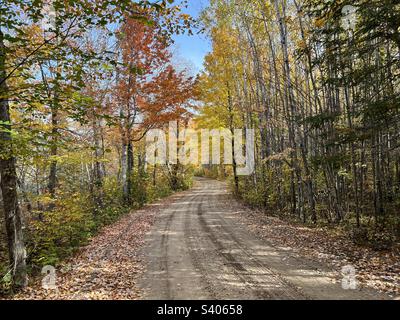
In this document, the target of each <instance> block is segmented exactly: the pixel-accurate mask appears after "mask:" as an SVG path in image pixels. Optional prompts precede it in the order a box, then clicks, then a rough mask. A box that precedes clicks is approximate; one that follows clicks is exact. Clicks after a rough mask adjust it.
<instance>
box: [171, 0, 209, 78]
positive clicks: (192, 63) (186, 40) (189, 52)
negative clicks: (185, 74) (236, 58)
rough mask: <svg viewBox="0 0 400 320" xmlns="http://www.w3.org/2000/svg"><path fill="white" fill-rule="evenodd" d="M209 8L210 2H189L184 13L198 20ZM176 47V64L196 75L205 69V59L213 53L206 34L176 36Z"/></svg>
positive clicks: (196, 0)
mask: <svg viewBox="0 0 400 320" xmlns="http://www.w3.org/2000/svg"><path fill="white" fill-rule="evenodd" d="M207 6H208V0H189V1H188V8H185V9H184V10H183V12H184V13H188V14H190V15H191V16H192V17H194V18H197V17H198V16H199V14H200V12H201V11H202V10H203V9H204V8H206V7H207ZM173 38H174V40H175V46H174V50H173V51H174V53H175V60H176V62H175V63H182V64H183V65H184V66H185V67H187V66H188V67H189V68H191V69H192V71H194V72H195V73H197V72H199V71H200V70H201V69H202V67H203V61H204V57H205V56H206V54H207V53H208V52H210V51H211V42H210V41H209V39H208V38H207V36H206V35H205V34H201V35H196V34H195V35H194V36H188V35H180V36H174V37H173Z"/></svg>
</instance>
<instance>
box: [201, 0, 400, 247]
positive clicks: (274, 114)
mask: <svg viewBox="0 0 400 320" xmlns="http://www.w3.org/2000/svg"><path fill="white" fill-rule="evenodd" d="M350 4H351V5H352V6H356V7H357V8H358V10H357V16H355V17H352V16H351V8H353V9H354V8H356V7H352V6H349V5H350ZM346 5H347V7H346ZM211 8H212V10H210V11H207V12H205V13H204V17H203V19H204V22H205V25H206V26H207V28H208V29H209V31H210V34H211V38H212V44H213V50H212V52H211V53H210V54H209V55H208V56H207V57H206V59H205V72H204V74H202V75H201V77H200V84H199V87H200V92H201V93H200V94H201V100H202V101H204V108H202V110H201V114H200V116H199V117H198V118H197V123H198V125H199V126H200V127H216V126H217V127H218V126H223V127H225V128H229V129H231V130H232V129H233V128H246V129H255V130H256V132H257V141H256V150H255V153H256V159H257V161H256V172H255V173H254V174H253V175H251V176H248V177H246V178H239V177H237V176H234V177H233V179H232V181H233V185H234V191H235V193H236V194H237V195H238V196H239V197H240V198H243V200H244V201H245V202H246V203H249V204H250V205H251V206H254V207H259V208H262V209H264V210H265V211H266V212H279V214H280V215H283V216H287V217H290V218H294V219H298V220H300V221H302V222H304V223H312V224H317V223H323V224H332V225H337V226H341V225H346V226H349V227H351V228H352V231H353V236H354V240H355V241H359V242H363V241H370V242H372V243H374V245H376V246H378V247H379V246H382V247H385V246H391V244H393V242H394V241H395V237H396V236H398V235H399V214H398V212H399V197H398V191H399V187H400V171H399V141H398V128H397V126H398V108H399V106H400V105H399V58H400V56H399V53H400V52H399V50H400V42H399V40H400V30H399V27H400V3H399V2H398V1H356V2H352V3H346V2H345V1H301V2H300V1H296V0H294V1H279V0H276V1H261V0H257V1H211ZM349 8H350V10H349V12H344V11H345V10H346V9H347V10H348V9H349ZM352 19H354V21H353V20H352ZM276 22H278V23H276ZM205 173H206V174H208V175H211V176H214V177H226V176H227V175H234V172H233V173H232V172H231V173H227V172H226V171H225V168H224V167H223V166H219V167H211V168H206V169H205Z"/></svg>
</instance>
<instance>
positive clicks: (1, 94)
mask: <svg viewBox="0 0 400 320" xmlns="http://www.w3.org/2000/svg"><path fill="white" fill-rule="evenodd" d="M5 49H6V48H5V45H4V41H3V33H2V32H1V30H0V154H1V156H0V174H1V182H0V183H1V192H2V196H3V208H4V218H5V222H6V231H7V241H8V252H9V259H10V266H11V270H12V275H13V282H14V285H15V287H24V286H26V284H27V274H26V250H25V245H24V240H23V232H22V219H21V209H20V207H19V203H18V192H17V173H16V168H15V157H14V155H13V151H12V146H11V143H12V137H11V132H10V130H11V125H10V121H11V118H10V109H9V104H8V98H7V94H8V88H7V84H6V81H5V78H6V69H5V62H6V52H5V51H6V50H5Z"/></svg>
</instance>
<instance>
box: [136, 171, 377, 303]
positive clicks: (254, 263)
mask: <svg viewBox="0 0 400 320" xmlns="http://www.w3.org/2000/svg"><path fill="white" fill-rule="evenodd" d="M227 199H228V200H229V202H228V203H229V204H230V205H229V206H226V203H227V201H226V200H227ZM238 210H239V205H238V204H237V203H236V201H235V200H234V199H232V198H231V196H230V195H229V192H228V191H227V187H226V185H225V184H224V183H222V182H218V181H215V180H210V179H203V178H201V179H200V178H199V179H197V180H196V183H195V186H194V188H193V189H192V190H190V191H187V192H183V193H181V194H178V195H176V196H175V198H174V199H173V201H172V203H171V204H170V205H169V206H167V207H166V208H163V209H162V210H160V213H159V216H158V217H157V219H158V220H157V222H156V223H155V225H154V226H153V228H152V230H151V232H150V233H149V234H148V235H147V239H146V245H145V247H144V249H143V253H142V254H143V256H144V259H145V262H146V266H147V271H146V272H145V274H144V276H143V277H142V279H141V281H140V287H141V289H142V291H143V292H144V295H145V298H146V299H173V300H179V299H221V300H223V299H256V300H264V299H266V300H281V299H285V300H286V299H301V300H309V299H375V298H382V297H381V296H379V295H378V294H377V293H375V292H373V291H371V290H362V291H359V290H357V291H348V290H343V289H342V287H341V286H340V284H338V283H337V281H336V280H335V277H334V273H333V272H332V271H330V270H329V269H328V268H327V267H326V266H323V265H321V264H319V263H317V262H313V261H311V260H308V259H299V258H298V257H294V256H293V255H292V254H291V252H290V251H289V250H282V249H279V248H274V247H273V246H271V245H269V244H268V243H265V241H261V240H259V239H258V238H257V237H256V236H255V235H253V234H252V233H251V232H250V231H249V230H248V229H247V228H246V226H244V225H242V224H241V223H239V222H238V219H237V217H236V215H237V211H238Z"/></svg>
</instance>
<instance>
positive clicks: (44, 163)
mask: <svg viewBox="0 0 400 320" xmlns="http://www.w3.org/2000/svg"><path fill="white" fill-rule="evenodd" d="M49 3H50V2H49V1H40V0H39V1H38V0H5V1H3V2H2V5H1V8H0V128H1V132H0V147H1V149H0V155H1V156H0V170H1V190H2V204H3V206H2V211H3V214H2V216H4V219H3V220H4V221H2V223H3V225H4V233H3V234H2V237H1V238H0V275H1V277H2V278H1V281H0V282H1V286H2V288H3V289H2V290H3V291H9V290H10V289H11V288H12V287H14V288H17V287H21V286H24V285H26V280H27V274H28V273H31V274H35V273H38V272H40V270H41V268H42V266H45V265H57V264H58V263H59V262H60V261H62V260H63V259H64V258H66V257H68V256H70V255H71V254H72V253H73V252H75V251H76V249H78V248H79V247H81V246H83V245H84V244H86V243H87V241H88V240H89V239H90V237H91V236H93V235H94V234H95V233H96V232H97V231H98V230H99V229H100V228H102V226H104V225H107V224H110V223H112V222H114V221H116V220H117V219H118V218H119V217H121V216H122V215H124V214H125V213H127V212H129V211H130V210H131V209H134V208H138V207H141V206H143V205H144V204H146V203H149V202H152V201H154V200H155V199H158V198H161V197H164V196H168V195H169V194H171V193H172V192H174V191H177V190H181V189H186V188H188V187H189V186H190V184H191V177H192V174H193V168H191V167H185V166H182V165H180V164H177V165H174V164H171V163H166V164H163V165H158V166H150V165H149V164H148V163H147V161H146V145H145V135H146V133H147V132H148V131H149V130H150V129H163V130H165V131H166V133H168V123H169V122H170V121H178V122H179V123H180V125H181V126H182V127H184V126H191V127H197V128H199V129H201V128H209V129H218V128H225V129H228V130H234V129H235V128H238V129H240V128H246V129H255V130H256V150H255V155H256V170H255V172H254V174H252V175H251V176H248V177H238V176H237V175H236V169H237V168H236V165H234V166H233V167H232V166H226V165H220V166H204V167H202V168H198V172H197V174H199V175H208V176H212V177H215V178H223V179H230V180H231V181H232V186H233V190H234V192H235V193H236V195H237V196H238V197H240V198H241V199H243V200H244V201H245V202H246V203H248V204H250V205H251V206H253V207H257V208H261V209H263V210H265V212H266V213H271V212H274V213H279V215H280V216H282V217H288V218H290V219H295V220H298V221H299V222H302V223H307V224H311V225H320V224H324V225H326V224H327V225H330V226H335V227H338V228H344V229H346V230H347V232H349V234H350V235H351V237H352V239H353V240H354V241H355V242H356V243H358V244H363V245H364V244H365V245H372V246H373V247H374V248H375V249H385V250H389V249H390V248H391V247H392V246H393V245H395V243H396V242H397V241H398V237H399V231H400V214H399V209H400V195H399V191H400V153H399V143H400V137H399V128H398V127H399V125H398V120H399V114H400V112H399V111H400V110H399V107H400V96H399V90H400V87H399V85H400V84H399V71H400V68H399V67H400V2H399V1H389V0H373V1H367V0H359V1H352V2H346V1H329V0H327V1H322V0H268V1H265V0H211V1H210V7H209V8H206V9H205V11H204V13H203V15H202V18H201V21H199V22H201V24H202V25H203V26H204V31H205V32H206V33H207V34H208V35H209V36H210V38H211V40H212V45H213V47H212V52H211V53H210V54H209V55H208V56H207V57H206V61H205V68H204V71H203V72H202V73H201V74H200V75H199V76H198V77H191V76H190V73H189V71H188V70H185V69H183V68H181V67H177V66H176V65H174V63H173V62H172V61H173V58H172V54H171V50H170V45H171V35H172V34H174V33H181V32H188V33H190V32H191V30H192V27H193V25H196V24H197V23H199V22H195V21H193V19H192V18H191V17H189V16H188V15H186V14H183V13H182V11H181V9H182V6H181V5H176V4H174V1H149V2H147V1H142V2H136V1H129V0H123V1H117V2H116V1H108V0H101V1H89V0H82V1H81V0H79V1H73V2H70V1H63V0H55V1H52V2H51V3H52V4H53V9H54V10H50V11H48V9H49V8H50V9H51V6H49ZM346 5H353V6H355V8H356V9H357V14H356V20H355V24H354V26H353V27H354V28H350V29H349V28H346V23H345V22H343V21H342V17H343V15H344V13H343V8H345V6H346ZM46 10H47V11H46ZM46 12H50V13H51V12H54V14H49V13H46ZM196 109H198V110H196ZM194 115H195V117H194ZM193 117H194V118H195V119H194V122H191V119H193ZM177 133H178V132H177Z"/></svg>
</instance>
